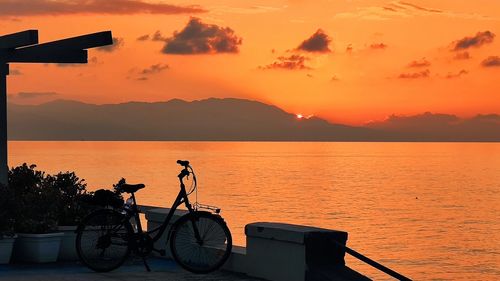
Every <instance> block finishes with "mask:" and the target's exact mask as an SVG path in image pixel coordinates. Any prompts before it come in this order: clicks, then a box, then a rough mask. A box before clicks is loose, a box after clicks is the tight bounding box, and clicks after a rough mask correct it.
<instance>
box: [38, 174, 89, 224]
mask: <svg viewBox="0 0 500 281" xmlns="http://www.w3.org/2000/svg"><path fill="white" fill-rule="evenodd" d="M45 185H46V188H51V189H54V190H56V191H57V192H59V204H58V210H57V211H58V222H59V225H77V224H78V223H79V222H80V221H81V220H82V219H83V218H84V217H85V216H86V215H87V214H88V213H89V212H90V209H89V208H88V207H86V206H85V205H84V204H81V200H82V198H83V197H84V196H85V195H86V194H87V191H86V189H87V184H86V183H85V180H84V179H80V178H79V177H77V176H76V174H75V173H74V172H65V173H58V174H57V175H55V176H50V175H49V176H47V177H46V179H45Z"/></svg>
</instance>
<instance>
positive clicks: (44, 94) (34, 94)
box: [15, 92, 59, 99]
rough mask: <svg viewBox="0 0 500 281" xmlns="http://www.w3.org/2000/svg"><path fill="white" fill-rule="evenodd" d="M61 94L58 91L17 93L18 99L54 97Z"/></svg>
mask: <svg viewBox="0 0 500 281" xmlns="http://www.w3.org/2000/svg"><path fill="white" fill-rule="evenodd" d="M58 95H59V94H58V93H56V92H19V93H17V95H15V98H17V99H34V98H40V97H54V96H58Z"/></svg>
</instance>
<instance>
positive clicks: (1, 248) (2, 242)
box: [0, 236, 17, 264]
mask: <svg viewBox="0 0 500 281" xmlns="http://www.w3.org/2000/svg"><path fill="white" fill-rule="evenodd" d="M16 237H17V236H12V237H3V238H2V237H0V264H7V263H9V262H10V256H11V255H12V248H13V247H14V241H15V240H16Z"/></svg>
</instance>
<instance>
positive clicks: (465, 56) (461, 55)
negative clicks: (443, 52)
mask: <svg viewBox="0 0 500 281" xmlns="http://www.w3.org/2000/svg"><path fill="white" fill-rule="evenodd" d="M453 58H454V59H456V60H468V59H470V58H471V56H470V54H469V52H461V53H457V54H456V55H455V56H454V57H453Z"/></svg>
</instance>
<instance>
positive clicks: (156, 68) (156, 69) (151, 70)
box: [141, 63, 170, 75]
mask: <svg viewBox="0 0 500 281" xmlns="http://www.w3.org/2000/svg"><path fill="white" fill-rule="evenodd" d="M169 68H170V67H169V66H168V64H161V63H157V64H153V65H151V66H150V67H148V68H145V69H143V70H142V71H141V74H142V75H151V74H156V73H160V72H162V71H164V70H167V69H169Z"/></svg>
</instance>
